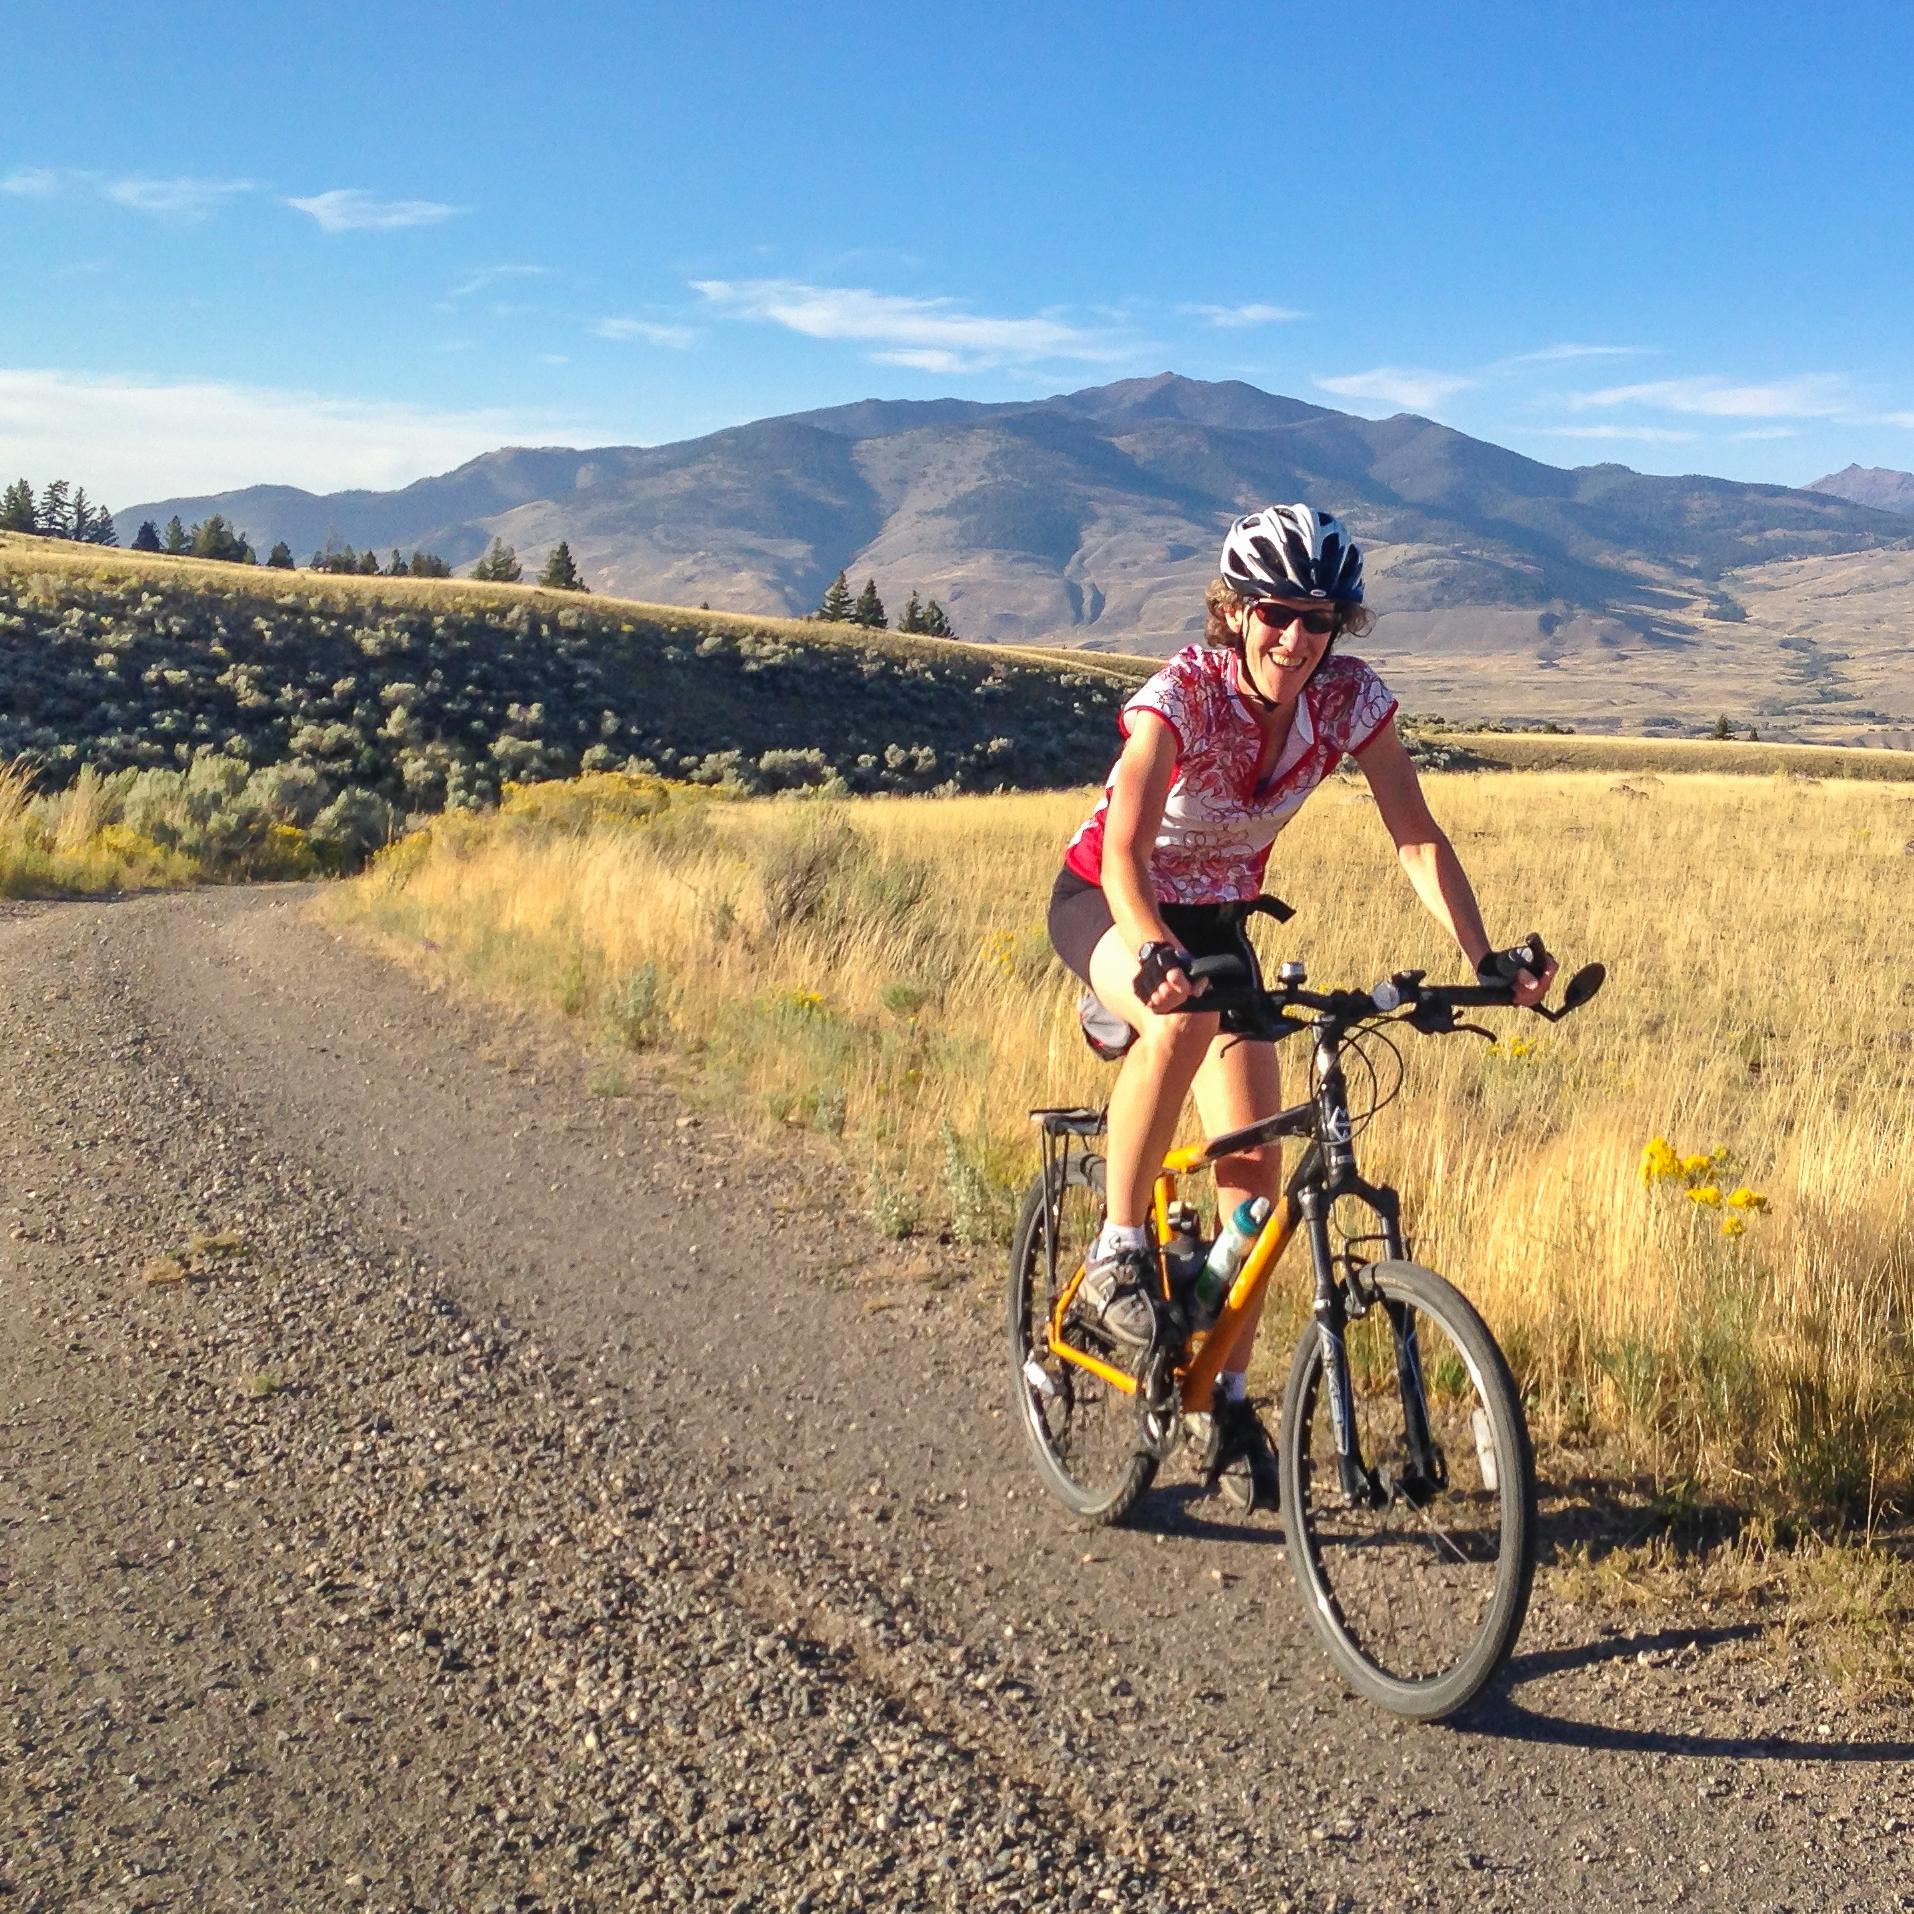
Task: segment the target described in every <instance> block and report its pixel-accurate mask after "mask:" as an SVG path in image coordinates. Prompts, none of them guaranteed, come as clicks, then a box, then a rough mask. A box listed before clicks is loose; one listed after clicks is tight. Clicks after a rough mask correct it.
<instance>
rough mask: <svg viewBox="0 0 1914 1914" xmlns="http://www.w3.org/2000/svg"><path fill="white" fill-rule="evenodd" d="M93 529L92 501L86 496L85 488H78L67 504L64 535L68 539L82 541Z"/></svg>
mask: <svg viewBox="0 0 1914 1914" xmlns="http://www.w3.org/2000/svg"><path fill="white" fill-rule="evenodd" d="M92 528H93V501H92V500H91V499H90V498H88V497H87V495H86V487H85V486H84V485H82V486H80V487H79V488H78V489H77V490H76V491H75V492H74V494H73V496H72V498H71V499H70V500H69V501H68V502H67V508H66V535H67V537H68V538H76V539H83V538H85V537H86V535H87V533H88V532H89V531H91V530H92Z"/></svg>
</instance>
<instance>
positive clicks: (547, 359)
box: [538, 352, 572, 366]
mask: <svg viewBox="0 0 1914 1914" xmlns="http://www.w3.org/2000/svg"><path fill="white" fill-rule="evenodd" d="M538 362H539V364H540V365H548V366H568V365H570V364H571V362H572V356H571V354H570V353H569V352H541V353H540V354H539V355H538Z"/></svg>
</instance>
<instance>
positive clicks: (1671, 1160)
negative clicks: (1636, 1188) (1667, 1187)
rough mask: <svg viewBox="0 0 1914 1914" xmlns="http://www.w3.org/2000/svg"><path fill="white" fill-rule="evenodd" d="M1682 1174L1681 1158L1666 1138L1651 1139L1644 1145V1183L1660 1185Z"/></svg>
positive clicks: (1642, 1164)
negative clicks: (1667, 1179)
mask: <svg viewBox="0 0 1914 1914" xmlns="http://www.w3.org/2000/svg"><path fill="white" fill-rule="evenodd" d="M1680 1174H1681V1158H1680V1157H1678V1156H1677V1155H1676V1154H1675V1152H1674V1148H1673V1146H1672V1145H1671V1144H1670V1143H1669V1141H1668V1139H1667V1138H1666V1137H1665V1136H1654V1137H1650V1138H1649V1139H1648V1141H1647V1142H1646V1143H1644V1144H1643V1145H1642V1159H1641V1179H1642V1181H1643V1183H1645V1184H1647V1183H1660V1182H1662V1181H1664V1180H1665V1179H1666V1178H1668V1177H1671V1176H1679V1175H1680Z"/></svg>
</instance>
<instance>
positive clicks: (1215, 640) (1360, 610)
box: [1203, 578, 1376, 658]
mask: <svg viewBox="0 0 1914 1914" xmlns="http://www.w3.org/2000/svg"><path fill="white" fill-rule="evenodd" d="M1254 602H1255V601H1254V600H1253V599H1248V598H1245V597H1243V595H1242V594H1241V593H1240V592H1235V591H1232V590H1231V589H1230V587H1229V586H1228V585H1226V584H1225V583H1224V582H1223V580H1222V579H1220V578H1212V579H1211V580H1210V582H1209V584H1208V585H1207V587H1205V589H1204V592H1203V642H1204V643H1205V644H1206V645H1209V646H1212V647H1213V648H1214V649H1216V650H1218V651H1233V652H1235V654H1236V655H1237V656H1238V657H1239V658H1240V657H1241V656H1242V655H1243V640H1242V638H1241V637H1240V636H1239V635H1238V634H1237V633H1236V632H1233V631H1231V630H1230V628H1229V623H1228V621H1227V620H1226V619H1225V617H1224V615H1223V614H1224V613H1225V612H1226V611H1229V610H1230V609H1231V608H1232V607H1236V606H1244V607H1247V606H1248V605H1250V604H1252V603H1254ZM1335 611H1336V615H1337V618H1338V620H1339V621H1340V622H1339V623H1338V624H1337V626H1336V630H1335V632H1334V634H1333V635H1332V636H1331V638H1330V640H1329V644H1328V647H1327V649H1326V650H1325V651H1324V652H1323V656H1324V657H1325V658H1327V657H1328V656H1329V655H1330V653H1331V652H1333V651H1334V650H1335V649H1336V640H1337V639H1338V638H1340V637H1342V636H1343V634H1344V633H1345V632H1347V633H1350V634H1352V635H1353V636H1355V637H1357V638H1365V637H1367V636H1368V635H1369V633H1370V632H1371V631H1373V630H1374V629H1375V624H1376V615H1375V613H1374V612H1372V611H1371V610H1370V609H1369V607H1368V606H1367V605H1338V606H1336V607H1335Z"/></svg>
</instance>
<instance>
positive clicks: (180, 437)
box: [0, 369, 612, 507]
mask: <svg viewBox="0 0 1914 1914" xmlns="http://www.w3.org/2000/svg"><path fill="white" fill-rule="evenodd" d="M610 436H612V435H611V434H609V433H607V432H605V431H603V430H602V429H600V428H598V427H595V426H593V425H591V424H589V423H588V422H583V421H580V420H577V419H565V418H560V417H555V416H547V415H542V414H539V413H526V412H515V411H505V410H502V409H500V410H489V409H488V410H472V411H457V410H444V409H438V408H434V407H430V406H417V405H402V404H394V403H390V402H387V401H384V400H372V399H356V398H341V397H338V396H332V395H325V394H320V393H314V392H298V391H288V390H284V389H279V388H272V387H261V386H244V385H235V384H230V383H227V382H224V381H213V380H206V381H199V382H195V383H190V384H177V385H174V384H162V383H159V382H157V381H153V380H145V379H139V378H126V377H118V376H114V375H111V374H88V373H72V372H47V371H39V370H11V371H10V370H5V369H0V438H3V439H4V440H5V441H6V446H7V456H8V458H9V459H10V460H11V461H13V463H14V464H15V465H16V466H17V468H18V469H19V470H20V471H23V472H41V473H58V472H71V473H73V474H75V475H76V476H83V477H84V478H85V480H86V487H87V490H88V491H89V492H91V493H93V494H94V495H95V496H96V497H100V498H104V499H105V500H107V502H108V503H109V504H112V505H114V506H116V507H124V506H126V505H130V504H133V503H135V502H137V501H140V500H146V499H159V498H168V497H177V496H181V495H187V494H192V493H198V492H218V491H225V490H228V489H230V488H232V487H236V486H241V485H255V484H261V483H266V482H272V483H276V484H287V485H302V486H305V487H306V488H307V489H309V490H311V491H315V492H330V491H338V490H341V489H343V488H345V487H348V486H367V487H372V488H375V489H381V490H383V489H386V488H389V487H392V486H398V485H405V484H409V483H410V482H411V481H412V480H413V479H416V478H421V477H423V476H425V475H426V474H427V473H431V472H443V471H446V470H448V469H449V468H450V467H452V466H455V465H459V464H462V463H463V462H464V461H465V460H466V459H469V458H473V457H476V456H477V455H478V454H479V453H480V452H487V451H491V450H492V449H494V448H495V447H497V446H500V445H559V444H570V445H602V444H604V443H605V442H606V441H607V439H608V438H609V437H610Z"/></svg>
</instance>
